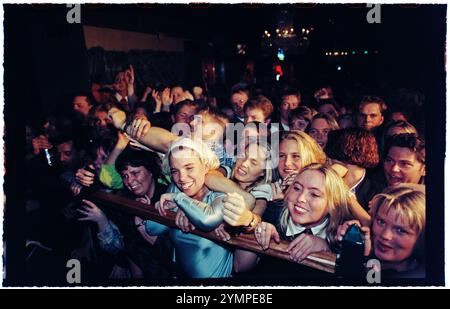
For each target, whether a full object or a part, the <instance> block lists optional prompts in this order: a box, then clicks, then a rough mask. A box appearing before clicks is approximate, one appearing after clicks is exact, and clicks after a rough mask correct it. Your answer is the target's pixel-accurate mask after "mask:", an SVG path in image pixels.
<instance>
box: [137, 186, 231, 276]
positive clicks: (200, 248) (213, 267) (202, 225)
mask: <svg viewBox="0 0 450 309" xmlns="http://www.w3.org/2000/svg"><path fill="white" fill-rule="evenodd" d="M168 192H170V193H177V194H176V195H175V199H174V200H175V202H176V203H177V205H178V207H179V208H180V209H182V210H183V211H184V212H185V214H186V216H187V217H188V218H189V220H190V221H191V223H192V224H194V225H195V226H196V228H199V229H201V230H206V231H209V230H213V229H214V228H216V227H217V226H219V224H220V223H222V222H223V215H222V208H223V205H222V203H221V202H219V201H220V199H221V198H222V197H223V196H224V195H225V194H224V193H221V192H213V191H209V192H208V193H207V194H206V195H205V197H204V198H203V201H202V202H199V201H196V200H194V199H192V198H190V197H188V196H186V195H185V194H184V193H182V192H181V191H180V189H178V187H177V186H176V185H175V184H171V185H170V186H169V188H168ZM213 202H214V203H213ZM173 211H175V212H176V211H178V208H175V209H173ZM145 229H146V231H147V233H148V234H150V235H161V234H164V233H169V236H170V238H171V239H172V241H173V243H174V247H175V256H174V259H175V262H176V263H177V264H178V265H179V266H180V267H181V269H183V271H184V272H185V273H186V274H187V275H188V276H189V277H192V278H225V277H230V275H231V271H232V269H233V253H232V252H231V251H229V250H227V249H225V248H224V247H222V246H221V245H219V244H218V243H216V242H214V241H211V240H209V239H206V238H204V237H201V236H197V235H194V234H190V233H184V232H182V231H181V230H179V229H175V228H170V227H168V226H165V225H163V224H160V223H157V222H154V221H151V220H147V221H146V222H145Z"/></svg>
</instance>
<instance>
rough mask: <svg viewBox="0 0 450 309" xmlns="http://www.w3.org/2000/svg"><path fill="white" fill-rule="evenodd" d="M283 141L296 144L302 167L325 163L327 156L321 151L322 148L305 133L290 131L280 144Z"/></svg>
mask: <svg viewBox="0 0 450 309" xmlns="http://www.w3.org/2000/svg"><path fill="white" fill-rule="evenodd" d="M285 140H291V141H294V142H296V143H297V147H298V152H299V153H300V161H301V164H302V167H305V166H308V165H310V164H312V163H320V164H324V163H325V162H326V160H327V156H326V155H325V152H324V151H323V150H322V147H320V146H319V144H317V142H316V141H315V140H314V139H313V138H312V137H311V136H309V135H308V134H307V133H305V132H302V131H299V130H291V131H289V132H287V133H285V135H284V136H283V138H282V140H281V143H282V142H284V141H285ZM281 143H280V144H281Z"/></svg>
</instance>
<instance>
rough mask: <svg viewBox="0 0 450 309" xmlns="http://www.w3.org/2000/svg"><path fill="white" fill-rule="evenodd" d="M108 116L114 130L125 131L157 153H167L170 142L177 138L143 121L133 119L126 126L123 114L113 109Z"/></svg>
mask: <svg viewBox="0 0 450 309" xmlns="http://www.w3.org/2000/svg"><path fill="white" fill-rule="evenodd" d="M108 116H109V117H110V118H111V120H112V122H113V124H114V126H115V127H116V128H118V129H120V130H126V133H127V134H128V135H130V136H131V137H132V138H133V139H135V140H137V141H138V142H139V143H141V144H143V145H145V146H147V147H149V148H151V149H153V150H156V151H159V152H164V153H165V152H167V151H168V150H169V147H170V145H171V144H172V142H173V141H175V140H177V139H178V138H179V137H178V136H176V135H174V134H172V133H170V132H169V131H167V130H164V129H162V128H158V127H151V126H150V123H149V122H148V121H145V120H144V119H134V120H133V121H132V122H131V123H130V124H129V125H126V114H125V112H123V111H121V110H119V109H117V108H114V107H113V108H111V109H110V110H109V111H108Z"/></svg>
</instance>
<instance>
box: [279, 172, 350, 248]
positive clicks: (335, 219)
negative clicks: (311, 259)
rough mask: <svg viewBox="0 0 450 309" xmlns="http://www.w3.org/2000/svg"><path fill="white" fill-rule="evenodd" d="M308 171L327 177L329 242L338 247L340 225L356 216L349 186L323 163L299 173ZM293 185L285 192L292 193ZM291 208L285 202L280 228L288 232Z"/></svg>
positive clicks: (327, 232)
mask: <svg viewBox="0 0 450 309" xmlns="http://www.w3.org/2000/svg"><path fill="white" fill-rule="evenodd" d="M306 171H317V172H319V173H321V174H322V175H323V176H324V177H325V195H326V200H327V212H328V215H329V222H328V226H327V229H326V234H327V240H328V243H329V244H330V245H331V246H332V247H336V242H335V236H336V232H337V229H338V227H339V225H341V224H343V223H344V222H345V221H347V220H351V219H353V218H354V217H353V216H352V215H351V211H350V204H351V201H350V196H349V195H348V187H347V185H346V184H345V183H344V181H343V180H342V178H341V177H339V175H338V174H337V173H336V172H335V171H334V170H333V169H332V168H331V167H329V166H326V165H323V164H311V165H308V166H306V167H304V168H303V169H302V170H301V171H300V172H299V173H298V174H297V177H298V176H299V175H301V174H302V173H304V172H306ZM292 187H293V186H290V187H289V189H288V191H287V192H286V194H285V198H286V196H287V195H288V194H289V193H290V191H291V190H292ZM289 217H290V214H289V209H288V207H287V203H286V202H285V203H284V208H283V210H282V212H281V215H280V228H281V230H282V231H283V233H285V232H286V229H287V225H288V222H289Z"/></svg>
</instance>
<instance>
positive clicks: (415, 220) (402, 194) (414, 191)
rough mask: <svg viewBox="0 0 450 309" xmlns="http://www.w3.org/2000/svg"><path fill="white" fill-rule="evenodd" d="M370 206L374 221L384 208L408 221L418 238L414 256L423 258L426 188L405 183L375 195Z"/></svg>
mask: <svg viewBox="0 0 450 309" xmlns="http://www.w3.org/2000/svg"><path fill="white" fill-rule="evenodd" d="M370 205H371V206H370V215H371V217H372V220H373V219H374V218H375V217H376V215H377V213H378V211H379V210H380V209H381V208H382V207H383V206H384V207H385V208H386V212H389V211H393V212H394V213H395V215H396V218H401V219H406V220H405V221H406V222H408V225H409V226H410V227H411V228H412V229H414V230H415V231H416V232H417V236H418V238H417V241H416V245H415V247H414V252H413V255H414V256H415V257H418V258H420V257H422V255H423V254H424V249H425V246H424V245H425V223H426V214H425V186H424V185H417V184H406V183H404V184H400V185H398V186H393V187H388V188H386V189H385V190H384V191H383V192H382V193H379V194H377V195H375V196H374V197H373V198H372V201H371V202H370Z"/></svg>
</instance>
